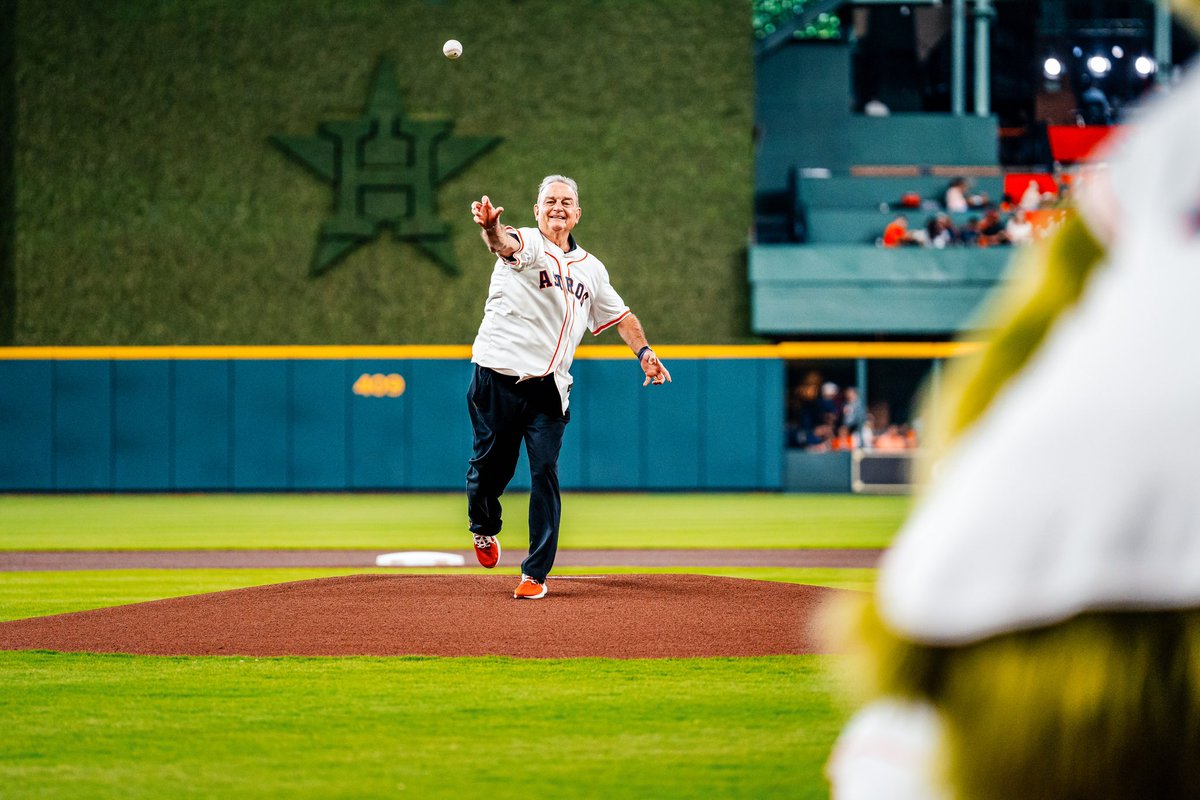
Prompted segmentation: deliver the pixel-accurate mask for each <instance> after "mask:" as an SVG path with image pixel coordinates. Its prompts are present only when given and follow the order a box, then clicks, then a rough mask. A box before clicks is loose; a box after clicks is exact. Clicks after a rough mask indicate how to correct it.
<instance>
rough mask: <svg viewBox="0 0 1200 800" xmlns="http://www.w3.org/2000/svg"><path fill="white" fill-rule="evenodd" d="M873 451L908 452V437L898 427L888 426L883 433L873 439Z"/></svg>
mask: <svg viewBox="0 0 1200 800" xmlns="http://www.w3.org/2000/svg"><path fill="white" fill-rule="evenodd" d="M874 449H875V450H879V451H880V452H884V453H896V452H899V451H901V450H908V449H909V447H908V437H907V436H905V435H904V431H903V430H901V427H900V426H899V425H888V426H887V427H886V428H884V430H883V433H881V434H879V435H878V436H876V437H875V444H874Z"/></svg>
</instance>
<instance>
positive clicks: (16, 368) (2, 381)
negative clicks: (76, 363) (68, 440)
mask: <svg viewBox="0 0 1200 800" xmlns="http://www.w3.org/2000/svg"><path fill="white" fill-rule="evenodd" d="M53 442H54V364H53V362H50V361H0V487H12V488H21V489H29V490H32V491H45V490H49V489H53V488H54V447H53Z"/></svg>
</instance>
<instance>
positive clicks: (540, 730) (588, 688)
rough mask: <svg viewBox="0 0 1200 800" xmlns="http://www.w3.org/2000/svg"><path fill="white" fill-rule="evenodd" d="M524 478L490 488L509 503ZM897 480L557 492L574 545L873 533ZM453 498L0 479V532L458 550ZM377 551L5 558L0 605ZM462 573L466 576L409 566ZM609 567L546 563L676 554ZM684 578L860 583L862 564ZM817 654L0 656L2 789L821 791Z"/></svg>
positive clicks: (827, 728)
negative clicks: (246, 565) (80, 486)
mask: <svg viewBox="0 0 1200 800" xmlns="http://www.w3.org/2000/svg"><path fill="white" fill-rule="evenodd" d="M525 502H526V499H525V498H524V497H523V496H514V497H512V498H510V499H509V502H508V503H507V508H508V511H509V515H510V518H516V519H522V518H523V517H524V508H523V506H524V504H525ZM906 506H907V501H905V500H904V499H902V498H878V497H845V496H837V497H834V496H828V497H821V496H799V495H592V494H583V495H572V496H570V497H568V498H567V499H566V503H565V508H566V511H567V514H566V520H565V522H566V525H565V528H564V544H565V545H568V546H575V547H589V548H590V547H610V548H628V547H635V548H636V547H789V548H790V547H818V546H845V547H865V546H883V545H886V544H887V543H888V541H890V538H891V536H892V534H893V533H894V531H895V530H896V528H897V527H898V526H899V523H900V519H901V516H902V515H903V513H904V510H905V508H906ZM462 516H463V500H462V498H461V497H460V496H458V495H434V496H426V495H386V496H385V495H350V496H343V495H309V496H297V495H273V496H248V495H238V496H204V495H198V496H74V495H73V496H54V497H51V496H29V497H13V496H6V497H0V550H14V549H92V548H105V549H112V548H117V549H171V548H217V547H222V548H224V547H235V548H238V547H241V548H262V547H337V548H348V547H364V548H375V547H386V548H388V549H392V548H396V549H399V548H403V547H411V548H414V549H426V548H430V549H439V548H440V549H446V548H453V549H461V548H462V546H463V541H462V540H463V533H462V527H461V525H462V520H461V517H462ZM414 571H417V570H379V569H369V570H368V569H253V570H249V569H248V570H241V569H204V570H145V569H143V570H93V571H78V572H50V571H47V572H7V573H0V621H3V620H9V619H17V618H22V617H29V616H38V615H43V614H53V613H62V612H67V611H75V610H81V609H85V608H96V607H102V606H109V605H119V604H123V603H132V602H140V601H145V600H153V599H158V598H163V597H175V596H181V595H188V594H196V593H201V592H212V591H221V590H224V589H232V588H239V587H244V586H255V585H262V584H267V583H279V582H284V581H291V580H305V579H309V578H316V577H322V576H331V575H345V574H354V573H362V572H392V573H399V572H414ZM420 571H422V572H431V573H432V572H439V573H444V572H479V571H481V570H476V569H465V570H420ZM677 571H683V570H679V569H666V568H647V567H636V566H633V567H605V568H592V569H585V568H578V569H563V570H560V571H559V574H564V575H565V574H588V573H597V572H600V573H616V572H677ZM686 571H688V572H693V573H702V574H709V575H721V576H728V577H740V578H753V579H761V580H777V581H790V582H798V583H810V584H818V585H826V586H835V587H839V588H851V589H868V588H870V586H871V585H872V583H873V580H874V571H873V570H864V569H854V570H849V569H845V570H839V569H796V568H760V567H754V568H725V567H722V568H705V569H695V568H693V569H687V570H686ZM838 662H839V658H838V657H835V656H779V657H771V658H743V659H675V660H673V659H667V660H628V661H624V660H605V659H583V660H520V659H503V658H483V659H465V658H448V659H438V658H417V657H414V658H387V659H381V658H275V659H252V658H236V657H223V658H222V657H192V658H173V657H172V658H168V657H144V656H141V657H139V656H105V655H91V654H61V653H46V652H0V675H3V678H4V688H5V691H3V692H0V727H2V728H3V730H4V731H5V734H4V736H0V787H3V788H2V790H0V796H3V797H4V798H33V797H89V798H110V797H111V798H117V797H119V798H158V797H165V796H173V797H181V798H191V797H237V796H247V797H251V796H252V797H266V798H272V797H288V798H292V797H304V798H307V797H313V798H316V797H321V798H328V797H333V798H337V797H347V798H350V797H354V798H359V797H395V796H397V795H401V796H403V795H409V796H414V797H456V798H457V797H478V796H488V797H489V798H494V799H496V798H508V797H522V798H524V797H527V796H529V795H533V796H552V797H572V798H577V797H605V798H608V797H626V796H633V797H646V798H658V797H670V798H676V797H704V798H708V797H747V798H750V797H754V798H758V797H793V798H803V799H804V800H809V799H810V798H811V799H812V800H817V799H818V798H825V797H827V796H828V790H827V788H826V784H825V781H824V779H823V777H822V774H821V770H822V767H823V764H824V762H825V760H826V758H827V757H828V753H829V750H830V748H831V746H832V744H833V741H834V739H835V737H836V735H837V731H838V730H839V728H840V727H841V725H842V724H843V721H844V719H845V718H846V716H847V714H848V711H847V709H846V707H845V706H844V704H843V702H842V700H841V696H842V695H841V692H840V691H839V690H838V687H837V679H836V678H835V677H834V674H835V672H836V671H835V669H833V668H835V667H836V666H837V665H838Z"/></svg>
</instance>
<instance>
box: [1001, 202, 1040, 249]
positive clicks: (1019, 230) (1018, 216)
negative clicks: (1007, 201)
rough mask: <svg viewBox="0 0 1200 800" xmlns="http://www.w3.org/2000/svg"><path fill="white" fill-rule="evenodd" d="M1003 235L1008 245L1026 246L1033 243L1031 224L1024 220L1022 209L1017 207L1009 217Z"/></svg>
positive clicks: (1023, 210)
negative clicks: (1006, 238)
mask: <svg viewBox="0 0 1200 800" xmlns="http://www.w3.org/2000/svg"><path fill="white" fill-rule="evenodd" d="M1004 234H1005V236H1007V237H1008V242H1009V244H1028V243H1029V242H1032V241H1033V223H1032V222H1030V221H1029V220H1028V219H1027V218H1026V215H1025V209H1024V208H1020V207H1018V208H1017V210H1016V211H1014V212H1013V215H1012V216H1011V217H1009V220H1008V222H1007V224H1005V226H1004Z"/></svg>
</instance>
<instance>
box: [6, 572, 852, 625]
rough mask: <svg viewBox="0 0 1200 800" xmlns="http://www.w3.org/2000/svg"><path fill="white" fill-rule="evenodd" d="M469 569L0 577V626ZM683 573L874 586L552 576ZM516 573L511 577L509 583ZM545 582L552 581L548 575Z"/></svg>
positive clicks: (833, 575) (841, 576) (839, 579)
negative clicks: (350, 579) (280, 588)
mask: <svg viewBox="0 0 1200 800" xmlns="http://www.w3.org/2000/svg"><path fill="white" fill-rule="evenodd" d="M485 572H487V570H484V569H482V568H472V569H422V570H415V569H412V570H406V569H179V570H164V569H136V570H87V571H79V572H0V622H2V621H5V620H12V619H24V618H26V617H40V616H47V615H49V614H65V613H68V612H72V611H84V610H87V609H91V608H104V607H107V606H118V605H125V604H128V603H142V602H146V601H149V600H162V599H164V598H168V597H184V596H186V595H192V594H203V593H205V592H221V591H226V590H229V589H241V588H245V587H249V586H263V585H266V584H272V583H286V582H288V581H303V580H311V579H314V578H324V577H333V576H338V575H361V574H363V573H384V574H426V575H433V574H441V575H446V574H466V573H474V574H482V573H485ZM680 572H683V573H689V574H695V575H717V576H721V577H727V578H750V579H756V580H771V581H783V582H787V583H806V584H811V585H814V586H830V587H833V588H837V589H853V590H859V591H867V590H869V589H870V588H871V586H872V585H873V583H874V577H875V571H874V570H871V569H825V568H777V567H719V568H710V569H705V568H680V569H670V568H664V567H605V568H603V569H583V568H578V569H563V570H559V571H557V572H556V573H555V574H556V575H604V574H629V573H634V574H636V573H680ZM516 579H517V576H516V575H515V574H514V575H513V581H514V584H515V582H516ZM551 581H553V576H552V577H551Z"/></svg>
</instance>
